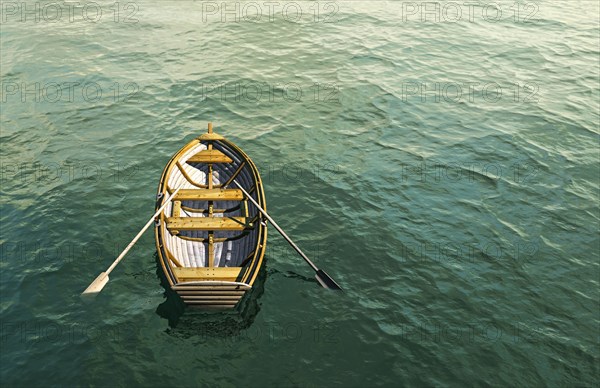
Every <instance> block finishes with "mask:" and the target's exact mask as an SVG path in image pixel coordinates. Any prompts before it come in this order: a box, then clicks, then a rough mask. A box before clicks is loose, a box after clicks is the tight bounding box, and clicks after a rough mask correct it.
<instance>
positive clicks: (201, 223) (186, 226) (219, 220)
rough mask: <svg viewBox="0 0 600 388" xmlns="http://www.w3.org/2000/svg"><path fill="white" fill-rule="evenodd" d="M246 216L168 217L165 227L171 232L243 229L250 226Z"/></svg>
mask: <svg viewBox="0 0 600 388" xmlns="http://www.w3.org/2000/svg"><path fill="white" fill-rule="evenodd" d="M251 226H252V225H251V224H247V223H246V217H169V218H167V229H169V231H171V232H172V233H173V234H176V232H178V231H180V230H244V229H246V228H248V227H251Z"/></svg>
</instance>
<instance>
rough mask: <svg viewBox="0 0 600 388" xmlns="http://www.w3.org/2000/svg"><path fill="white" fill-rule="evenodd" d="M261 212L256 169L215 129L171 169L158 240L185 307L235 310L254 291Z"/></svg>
mask: <svg viewBox="0 0 600 388" xmlns="http://www.w3.org/2000/svg"><path fill="white" fill-rule="evenodd" d="M249 196H250V197H251V198H249ZM249 200H250V202H249ZM255 204H258V205H260V207H262V209H265V208H266V203H265V193H264V189H263V185H262V181H261V179H260V175H259V173H258V169H257V168H256V165H255V164H254V163H253V162H252V160H251V159H250V158H249V157H248V155H246V154H245V153H244V152H243V151H242V150H241V149H240V148H239V147H238V146H236V145H235V144H233V143H232V142H230V141H229V140H227V139H225V138H224V137H223V136H221V135H219V134H217V133H215V132H213V128H212V124H210V123H209V124H208V131H207V133H204V134H202V135H200V136H199V137H197V138H195V139H194V140H192V141H191V142H189V143H187V144H186V145H185V146H184V147H183V148H181V149H180V150H179V151H178V152H177V153H175V155H174V156H173V157H172V158H171V160H170V161H169V163H167V165H166V167H165V169H164V170H163V173H162V176H161V179H160V183H159V186H158V194H157V201H156V209H157V210H159V209H161V208H162V207H163V206H164V209H163V210H162V212H160V213H158V216H157V217H156V219H155V226H154V236H155V239H156V249H157V251H158V261H159V265H160V268H162V271H163V272H164V275H165V278H166V279H167V281H168V284H169V286H170V288H171V289H172V290H173V291H175V292H176V293H177V294H178V295H179V296H180V297H181V299H182V300H183V302H184V303H185V304H187V305H193V306H195V307H204V308H217V309H232V308H234V307H235V306H236V305H237V304H238V302H240V300H241V299H242V298H243V296H244V295H245V294H246V293H247V292H249V291H250V290H251V289H252V286H253V284H254V282H255V281H256V280H257V275H258V274H259V272H260V270H261V268H262V266H263V265H264V255H265V249H266V242H267V226H266V221H265V220H263V216H262V215H261V212H260V211H259V209H257V207H256V206H255Z"/></svg>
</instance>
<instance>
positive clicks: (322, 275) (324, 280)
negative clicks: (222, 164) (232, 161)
mask: <svg viewBox="0 0 600 388" xmlns="http://www.w3.org/2000/svg"><path fill="white" fill-rule="evenodd" d="M233 183H235V185H236V186H237V187H239V188H240V190H242V192H243V193H244V194H246V197H248V199H249V200H250V202H252V203H253V204H254V206H256V208H257V209H258V210H259V211H260V212H261V213H262V214H263V215H264V216H265V217H266V218H267V220H269V221H270V222H271V224H272V225H273V226H274V227H275V229H277V231H278V232H279V234H281V235H282V236H283V238H285V239H286V241H287V242H288V243H290V245H291V246H292V248H294V249H295V250H296V252H298V254H300V256H302V258H303V259H304V261H306V262H307V263H308V265H310V266H311V267H312V269H313V270H314V271H315V272H316V274H315V277H316V278H317V280H318V281H319V283H320V284H321V286H323V287H324V288H329V289H331V290H342V287H340V286H339V284H337V283H336V282H335V280H333V279H332V278H331V276H329V275H327V273H326V272H325V271H323V270H322V269H319V268H317V266H316V265H314V264H313V262H312V261H310V259H309V258H308V257H306V255H305V254H304V252H302V251H301V250H300V248H298V246H297V245H296V244H294V242H293V241H292V239H291V238H289V237H288V235H287V234H285V232H284V231H283V229H281V228H280V227H279V225H277V222H275V220H274V219H273V218H271V216H270V215H269V214H268V213H267V212H266V211H265V210H264V209H263V208H262V207H260V205H259V204H258V202H256V201H255V200H254V198H252V196H251V195H250V194H248V192H247V191H246V190H244V188H243V187H242V186H240V184H239V183H237V182H236V181H235V180H234V181H233Z"/></svg>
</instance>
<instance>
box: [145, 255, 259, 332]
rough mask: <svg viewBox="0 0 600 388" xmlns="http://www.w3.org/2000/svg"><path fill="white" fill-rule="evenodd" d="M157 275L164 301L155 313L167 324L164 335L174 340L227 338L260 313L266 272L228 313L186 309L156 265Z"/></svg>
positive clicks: (248, 323) (248, 325)
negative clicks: (178, 338) (165, 320)
mask: <svg viewBox="0 0 600 388" xmlns="http://www.w3.org/2000/svg"><path fill="white" fill-rule="evenodd" d="M156 273H157V276H158V277H159V279H160V282H161V285H162V286H163V288H164V289H165V296H166V297H167V299H166V300H165V301H164V302H163V303H161V304H160V305H158V307H157V308H156V313H157V314H158V315H159V316H161V317H162V318H165V319H167V320H168V322H169V329H168V330H167V332H168V333H169V334H171V335H175V336H177V337H184V338H189V337H196V336H206V337H208V338H210V337H230V336H235V335H238V334H239V333H240V332H241V331H242V330H245V329H247V328H249V327H250V326H251V325H252V323H253V322H254V319H255V318H256V316H257V314H258V312H259V311H260V305H259V299H260V297H261V295H262V294H263V292H264V284H265V280H266V277H267V274H266V270H265V268H264V266H263V268H262V269H261V270H260V272H259V274H258V277H257V279H256V281H255V282H254V286H253V287H252V290H251V291H249V292H247V293H246V295H245V296H244V298H243V299H242V300H241V301H240V303H238V304H237V306H236V307H235V308H234V309H231V310H206V309H202V308H196V307H193V306H186V305H185V303H183V301H182V300H181V298H180V297H179V296H178V295H177V293H176V292H175V291H173V290H171V288H170V287H169V284H168V282H167V279H166V278H165V276H164V273H163V271H162V269H161V268H159V266H157V271H156Z"/></svg>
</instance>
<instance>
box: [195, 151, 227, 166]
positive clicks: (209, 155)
mask: <svg viewBox="0 0 600 388" xmlns="http://www.w3.org/2000/svg"><path fill="white" fill-rule="evenodd" d="M187 163H233V160H232V159H231V158H230V157H229V156H227V155H225V154H224V153H223V152H221V151H219V150H217V149H206V150H202V151H200V152H198V153H197V154H195V155H193V156H192V157H190V158H189V159H188V160H187Z"/></svg>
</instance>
